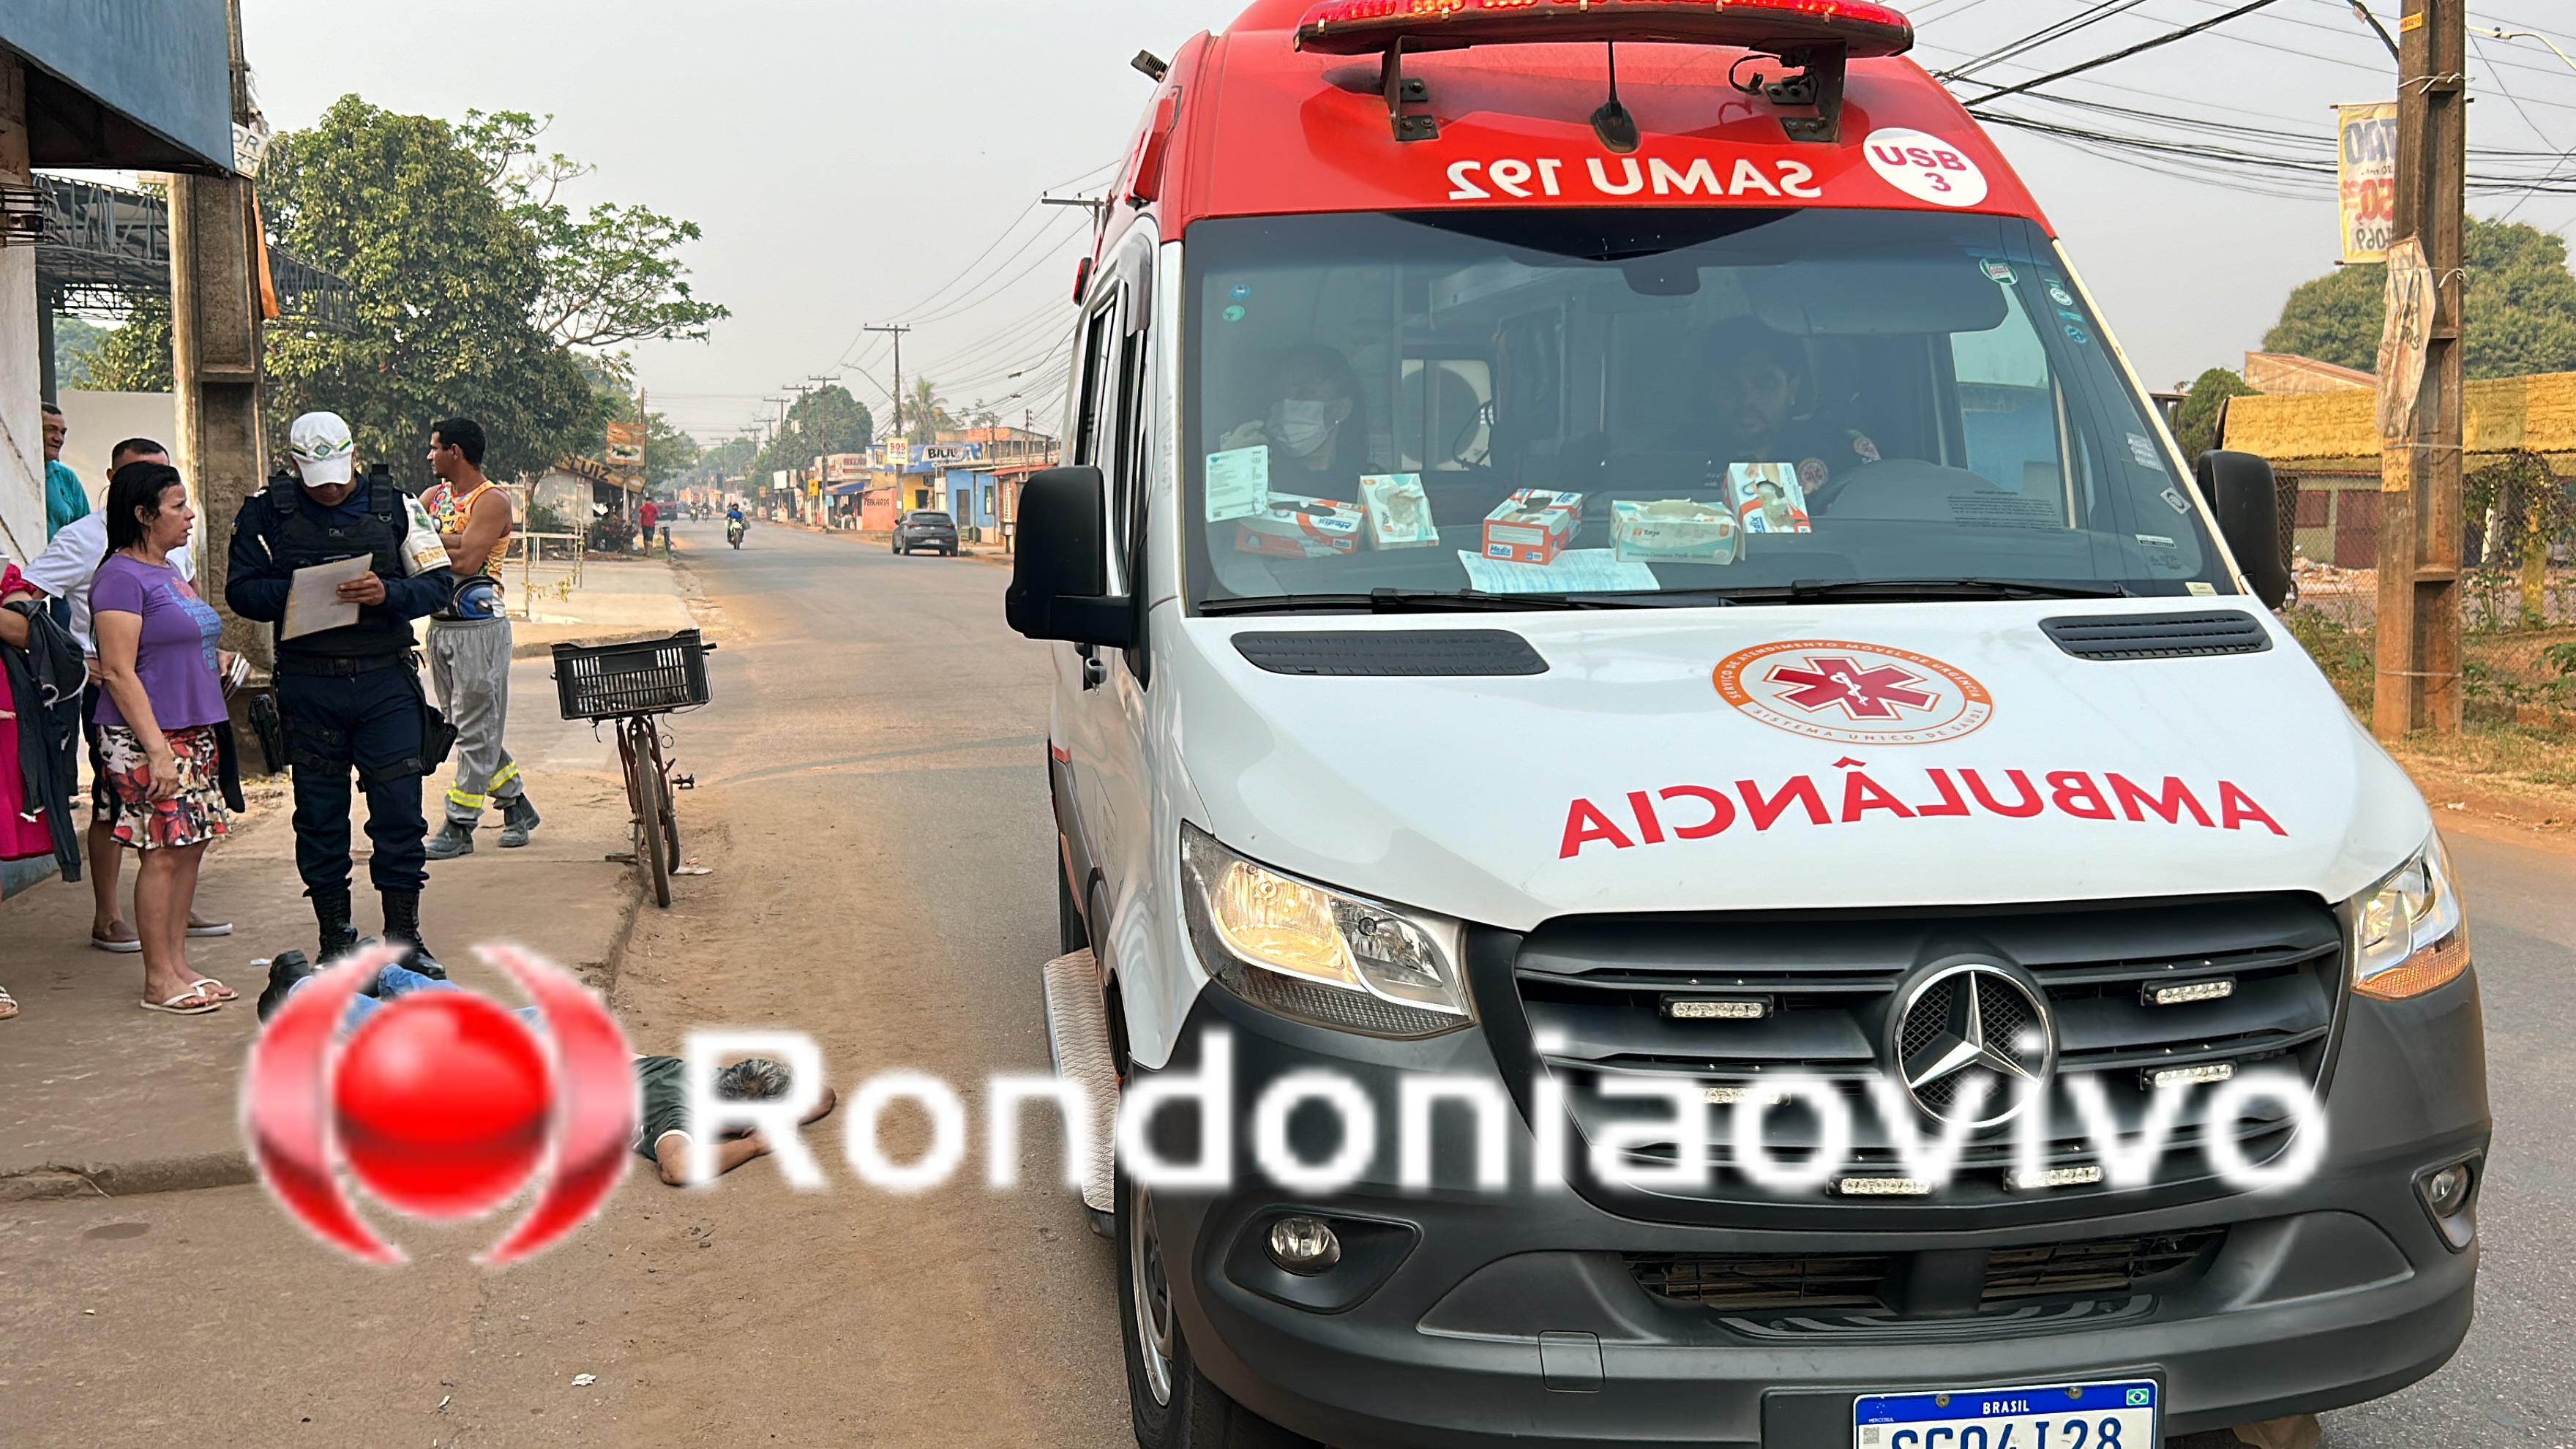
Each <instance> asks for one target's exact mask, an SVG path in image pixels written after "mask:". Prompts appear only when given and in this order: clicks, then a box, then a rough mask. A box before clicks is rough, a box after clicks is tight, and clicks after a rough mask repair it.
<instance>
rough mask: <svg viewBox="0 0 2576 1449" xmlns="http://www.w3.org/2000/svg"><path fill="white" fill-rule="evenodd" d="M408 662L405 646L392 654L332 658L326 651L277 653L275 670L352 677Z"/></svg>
mask: <svg viewBox="0 0 2576 1449" xmlns="http://www.w3.org/2000/svg"><path fill="white" fill-rule="evenodd" d="M410 663H411V651H410V650H408V649H404V650H400V651H398V652H396V653H392V654H362V655H359V656H357V657H356V658H352V659H340V658H334V657H332V656H329V655H320V656H316V655H309V654H280V655H278V656H277V669H276V671H275V672H276V673H278V674H294V675H302V676H304V677H307V678H322V679H355V678H357V677H358V676H359V675H361V674H373V673H375V672H376V671H377V670H379V669H392V668H395V667H397V666H402V667H408V666H409V665H410Z"/></svg>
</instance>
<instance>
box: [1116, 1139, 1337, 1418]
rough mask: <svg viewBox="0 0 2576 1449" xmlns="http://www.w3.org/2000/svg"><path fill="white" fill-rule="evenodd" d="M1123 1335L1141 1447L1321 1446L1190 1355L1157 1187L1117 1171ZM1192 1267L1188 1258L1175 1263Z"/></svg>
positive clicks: (1129, 1390) (1129, 1393)
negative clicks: (1234, 1392) (1218, 1381)
mask: <svg viewBox="0 0 2576 1449" xmlns="http://www.w3.org/2000/svg"><path fill="white" fill-rule="evenodd" d="M1116 1202H1117V1204H1118V1211H1117V1240H1118V1260H1119V1274H1118V1310H1119V1311H1118V1330H1119V1332H1118V1337H1119V1340H1120V1342H1121V1343H1122V1344H1123V1345H1124V1347H1125V1349H1126V1355H1127V1403H1128V1406H1129V1410H1130V1413H1131V1416H1132V1417H1133V1418H1134V1420H1135V1425H1136V1442H1137V1444H1138V1445H1139V1446H1141V1449H1292V1446H1302V1449H1317V1446H1315V1445H1313V1444H1312V1443H1311V1442H1310V1441H1308V1440H1304V1439H1300V1438H1298V1437H1297V1436H1296V1435H1293V1434H1290V1433H1289V1432H1287V1431H1286V1430H1284V1429H1281V1428H1280V1427H1278V1426H1277V1425H1275V1424H1272V1423H1270V1422H1269V1421H1268V1420H1266V1419H1263V1418H1262V1417H1260V1416H1259V1415H1257V1414H1255V1413H1253V1412H1252V1411H1251V1410H1250V1409H1247V1408H1245V1407H1243V1406H1242V1405H1241V1404H1238V1403H1236V1402H1235V1401H1234V1400H1232V1399H1230V1398H1227V1397H1226V1394H1225V1390H1223V1389H1220V1388H1218V1387H1217V1386H1216V1385H1215V1384H1213V1383H1210V1382H1209V1381H1208V1379H1207V1376H1206V1375H1205V1374H1202V1373H1200V1372H1199V1370H1198V1365H1197V1363H1196V1362H1194V1361H1193V1360H1192V1359H1191V1357H1190V1345H1189V1340H1187V1339H1185V1338H1183V1337H1182V1336H1181V1326H1180V1323H1179V1321H1178V1320H1177V1318H1176V1317H1175V1316H1174V1314H1173V1311H1172V1293H1171V1284H1170V1280H1169V1278H1168V1277H1167V1276H1166V1270H1165V1267H1164V1263H1163V1254H1162V1241H1161V1238H1160V1236H1159V1235H1158V1234H1157V1233H1156V1231H1155V1227H1154V1213H1153V1207H1154V1199H1153V1194H1152V1193H1151V1192H1149V1191H1148V1190H1146V1188H1144V1187H1143V1186H1142V1185H1141V1184H1138V1183H1133V1182H1130V1181H1128V1178H1127V1174H1126V1173H1125V1171H1123V1170H1122V1171H1120V1172H1119V1173H1118V1175H1117V1189H1116ZM1178 1268H1179V1271H1181V1272H1188V1271H1189V1267H1188V1265H1187V1264H1180V1265H1178Z"/></svg>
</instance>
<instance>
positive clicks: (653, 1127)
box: [259, 951, 840, 1187]
mask: <svg viewBox="0 0 2576 1449" xmlns="http://www.w3.org/2000/svg"><path fill="white" fill-rule="evenodd" d="M320 975H321V972H320V971H318V970H317V969H315V967H314V965H313V963H312V962H311V961H310V960H309V959H307V958H306V957H305V955H304V953H303V952H301V951H289V952H287V953H286V954H284V955H282V956H280V957H278V958H277V959H276V960H274V961H271V962H269V963H268V988H267V989H266V990H264V991H262V992H261V993H260V994H259V1019H260V1020H261V1021H262V1022H263V1023H264V1022H266V1021H268V1020H269V1018H271V1017H273V1016H275V1015H276V1014H277V1013H278V1011H279V1010H280V1009H282V1008H283V1007H284V1006H285V1005H286V1003H287V1000H288V998H290V997H292V996H294V995H295V993H296V992H298V991H300V990H302V989H303V988H304V987H305V985H306V984H307V983H309V982H311V981H314V980H316V979H317V978H319V977H320ZM462 989H463V988H461V987H459V986H457V985H456V984H455V983H453V982H450V981H447V980H445V979H443V978H439V977H432V976H424V975H422V974H421V973H419V972H417V971H414V970H412V969H410V968H409V967H407V966H404V965H402V964H400V963H399V962H397V963H396V964H394V965H391V966H386V967H384V968H382V969H381V970H379V971H377V972H376V975H375V979H373V980H372V981H369V982H368V983H367V984H366V985H364V986H363V987H361V988H359V994H358V995H357V996H355V997H353V998H351V999H350V1002H349V1009H348V1014H347V1015H346V1016H344V1017H342V1018H341V1022H340V1030H341V1032H342V1033H343V1034H344V1035H345V1034H347V1033H350V1032H354V1031H356V1030H357V1029H358V1028H359V1027H360V1026H362V1025H364V1024H365V1023H366V1021H367V1020H368V1019H369V1018H370V1017H372V1016H374V1015H375V1014H376V1013H377V1012H379V1011H382V1010H383V1009H384V1008H385V1004H386V1003H387V1002H391V1001H397V1000H400V999H401V998H403V997H405V996H409V995H412V994H413V993H415V992H423V991H458V990H462ZM511 1014H512V1015H514V1016H516V1017H518V1018H519V1019H520V1020H521V1021H524V1022H527V1023H528V1024H529V1025H531V1026H536V1027H543V1026H544V1024H545V1023H544V1019H543V1018H542V1017H540V1016H539V1015H538V1014H537V1009H536V1008H535V1007H533V1006H523V1007H520V1008H519V1009H518V1010H517V1011H515V1012H513V1013H511ZM634 1066H635V1082H636V1088H637V1090H638V1091H639V1092H640V1093H641V1095H642V1099H643V1110H642V1111H641V1112H640V1113H639V1114H638V1116H637V1119H636V1121H637V1126H636V1132H635V1140H634V1142H633V1143H632V1144H631V1145H632V1146H633V1147H634V1149H635V1153H636V1155H637V1156H639V1157H642V1158H645V1159H646V1160H648V1161H650V1162H651V1163H652V1164H653V1166H654V1168H655V1169H656V1170H657V1171H658V1172H659V1174H660V1176H661V1178H662V1181H663V1182H665V1183H667V1184H669V1185H670V1186H672V1187H686V1186H688V1183H689V1178H688V1164H689V1101H688V1086H687V1083H688V1067H687V1063H685V1062H683V1061H681V1060H680V1059H679V1058H678V1057H637V1058H636V1059H635V1063H634ZM790 1085H791V1080H790V1078H789V1075H788V1071H787V1068H786V1067H784V1066H781V1065H780V1064H778V1063H777V1062H774V1061H771V1060H769V1059H767V1058H766V1057H751V1058H748V1059H746V1060H743V1061H739V1062H735V1063H734V1064H733V1065H731V1066H728V1067H726V1068H724V1069H723V1070H721V1071H719V1072H717V1073H716V1095H717V1096H718V1097H721V1098H723V1099H725V1100H727V1101H733V1102H766V1101H773V1100H775V1099H777V1098H779V1097H783V1096H785V1095H786V1094H787V1090H788V1087H789V1086H790ZM839 1104H840V1098H839V1096H838V1094H836V1093H835V1092H833V1090H832V1089H831V1088H830V1087H825V1088H824V1089H823V1095H822V1097H821V1099H820V1100H818V1101H817V1102H816V1103H815V1104H814V1106H813V1107H812V1108H811V1109H809V1110H808V1111H807V1112H806V1114H805V1116H804V1117H803V1119H802V1120H801V1121H800V1123H799V1125H800V1126H801V1125H803V1123H807V1122H814V1121H818V1120H820V1119H821V1118H823V1117H824V1116H825V1115H827V1114H829V1113H830V1112H831V1110H832V1109H833V1108H834V1107H836V1106H838V1105H839ZM769 1150H770V1144H769V1140H768V1139H767V1138H766V1137H764V1136H763V1135H762V1134H760V1133H758V1132H754V1131H752V1130H751V1129H749V1128H747V1127H738V1128H735V1129H733V1130H731V1131H729V1132H728V1133H726V1135H725V1140H724V1142H723V1143H722V1144H721V1145H720V1146H719V1147H718V1148H717V1149H716V1170H715V1176H717V1177H722V1176H724V1175H725V1174H726V1173H728V1172H731V1171H733V1170H734V1169H735V1168H737V1167H740V1166H742V1165H743V1164H744V1163H746V1162H749V1161H751V1160H752V1159H753V1158H755V1157H766V1156H768V1155H769Z"/></svg>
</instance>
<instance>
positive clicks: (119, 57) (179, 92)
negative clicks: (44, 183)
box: [0, 0, 233, 171]
mask: <svg viewBox="0 0 2576 1449" xmlns="http://www.w3.org/2000/svg"><path fill="white" fill-rule="evenodd" d="M0 46H6V47H7V48H8V49H10V50H13V51H16V52H17V53H18V54H19V55H21V56H23V57H25V58H26V60H27V61H28V62H29V64H30V70H29V74H28V77H27V81H28V85H27V100H28V110H29V113H30V114H29V120H30V125H29V127H28V130H29V141H30V143H31V145H32V148H33V151H34V154H35V162H36V164H37V165H39V166H75V167H78V166H93V167H95V166H118V167H134V168H138V169H143V170H186V171H208V170H219V171H230V170H232V169H233V110H232V53H231V44H230V42H229V41H228V40H227V39H226V37H225V34H224V7H223V6H221V5H219V4H208V3H206V0H9V3H8V4H7V5H5V6H0Z"/></svg>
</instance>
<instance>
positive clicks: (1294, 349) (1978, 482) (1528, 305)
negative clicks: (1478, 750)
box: [1081, 208, 2236, 612]
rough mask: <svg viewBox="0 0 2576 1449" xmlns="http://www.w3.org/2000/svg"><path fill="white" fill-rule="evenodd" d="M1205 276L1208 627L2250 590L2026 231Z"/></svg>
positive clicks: (1814, 217) (1414, 253) (1540, 236)
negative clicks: (1404, 612)
mask: <svg viewBox="0 0 2576 1449" xmlns="http://www.w3.org/2000/svg"><path fill="white" fill-rule="evenodd" d="M1185 252H1186V255H1187V257H1188V266H1189V278H1188V281H1187V283H1186V285H1187V288H1188V295H1189V306H1188V307H1187V309H1186V310H1187V312H1188V319H1187V325H1188V344H1187V357H1188V361H1187V369H1186V373H1185V377H1186V387H1185V389H1184V396H1183V407H1184V410H1185V418H1184V427H1183V431H1182V447H1183V450H1184V456H1185V457H1186V458H1187V460H1188V466H1187V467H1186V468H1185V469H1184V470H1183V480H1184V481H1183V500H1182V506H1183V509H1184V514H1183V517H1184V520H1185V521H1184V526H1183V533H1184V535H1185V537H1187V539H1188V540H1189V558H1188V585H1187V587H1188V592H1189V595H1190V598H1191V601H1192V604H1193V606H1194V607H1196V608H1199V609H1202V610H1207V611H1212V612H1251V611H1257V610H1261V609H1264V608H1279V609H1291V610H1293V609H1295V608H1297V607H1299V606H1298V605H1297V604H1296V603H1295V602H1293V601H1295V600H1298V599H1311V600H1316V601H1317V602H1316V603H1315V607H1318V608H1332V607H1355V606H1357V605H1356V604H1355V603H1354V602H1353V601H1354V599H1355V598H1356V599H1358V601H1359V602H1360V603H1366V602H1368V599H1367V598H1366V597H1364V596H1372V595H1374V596H1377V598H1376V602H1377V603H1378V604H1380V605H1385V604H1387V603H1388V602H1389V601H1390V600H1394V601H1397V602H1403V601H1408V600H1409V601H1414V602H1422V603H1426V604H1428V605H1430V606H1435V607H1436V606H1438V605H1439V604H1440V602H1441V601H1442V600H1444V599H1447V598H1451V597H1454V596H1490V595H1503V596H1513V597H1515V599H1516V600H1518V601H1524V602H1526V603H1528V604H1529V606H1531V607H1543V606H1546V604H1547V603H1548V602H1549V596H1559V597H1562V596H1579V597H1581V598H1583V599H1586V600H1589V601H1593V602H1603V601H1608V602H1613V603H1633V604H1638V605H1647V604H1656V603H1685V602H1689V601H1691V600H1692V599H1702V600H1707V601H1710V602H1716V601H1718V599H1719V598H1720V597H1723V598H1724V599H1725V601H1728V602H1761V601H1764V600H1766V599H1770V598H1774V597H1787V596H1790V595H1791V593H1792V591H1793V586H1794V593H1795V595H1796V596H1797V597H1814V596H1817V595H1818V593H1819V592H1820V591H1819V589H1817V588H1816V587H1815V585H1817V584H1819V583H1821V584H1823V585H1827V586H1834V585H1849V586H1851V587H1850V588H1849V589H1848V590H1847V591H1845V592H1846V594H1847V595H1848V596H1851V597H1860V596H1863V595H1868V596H1872V597H1887V596H1889V595H1890V594H1891V593H1901V592H1902V589H1901V588H1900V587H1899V586H1901V585H1905V584H1921V583H1939V584H1944V585H1947V586H1948V588H1947V591H1946V592H1943V591H1941V590H1937V589H1927V591H1926V592H1925V595H1924V596H1925V597H1934V598H1946V597H1987V596H2013V595H2015V594H2030V593H2037V594H2049V593H2063V594H2070V595H2092V594H2101V595H2107V596H2117V595H2121V594H2137V595H2174V596H2183V595H2188V594H2209V593H2213V592H2215V593H2234V592H2236V588H2235V585H2234V583H2233V582H2232V581H2231V580H2230V579H2229V578H2228V577H2227V575H2226V573H2225V570H2224V567H2223V565H2222V564H2221V562H2220V559H2219V555H2218V552H2217V550H2216V548H2215V547H2214V546H2212V544H2211V542H2210V540H2209V539H2208V537H2207V535H2206V534H2205V533H2204V532H2203V530H2202V528H2201V524H2200V521H2199V517H2198V515H2197V513H2196V512H2195V511H2194V510H2193V509H2192V507H2191V506H2190V504H2189V502H2188V501H2187V498H2186V490H2187V489H2189V488H2190V487H2191V486H2192V484H2191V483H2190V481H2189V480H2188V479H2187V477H2186V476H2185V475H2184V474H2183V473H2182V471H2181V469H2180V466H2179V465H2178V463H2177V461H2176V460H2175V458H2174V456H2173V454H2172V451H2171V449H2170V447H2169V446H2168V445H2167V444H2166V443H2165V442H2164V441H2163V435H2162V432H2161V430H2160V429H2159V428H2157V427H2156V426H2155V425H2154V424H2152V423H2151V422H2150V420H2149V417H2148V415H2147V414H2146V413H2145V412H2144V410H2143V407H2144V404H2143V400H2142V399H2140V398H2139V397H2138V396H2137V395H2136V393H2135V391H2134V390H2133V389H2132V388H2131V386H2130V385H2129V382H2128V380H2127V378H2126V376H2125V375H2124V373H2123V372H2122V370H2121V368H2120V367H2119V365H2118V363H2117V361H2116V359H2115V358H2114V357H2112V356H2111V355H2110V354H2109V352H2108V350H2107V348H2106V346H2105V344H2104V342H2103V341H2102V338H2101V334H2100V330H2099V328H2098V327H2097V325H2096V323H2095V321H2094V318H2093V316H2092V314H2091V312H2090V310H2089V309H2088V308H2087V307H2086V306H2085V304H2084V301H2083V298H2082V296H2081V294H2080V293H2078V292H2077V291H2076V290H2075V288H2074V285H2073V282H2072V279H2071V278H2070V277H2069V276H2068V275H2067V273H2066V271H2065V270H2064V268H2063V267H2062V265H2060V264H2059V263H2058V261H2057V253H2056V251H2055V248H2054V247H2053V246H2052V245H2051V244H2050V242H2049V239H2048V238H2047V236H2046V235H2045V234H2044V233H2043V232H2042V231H2041V230H2040V229H2039V228H2038V227H2037V226H2035V225H2033V224H2031V223H2029V222H2027V221H2022V220H2017V219H2012V218H2000V217H1984V216H1950V215H1937V214H1926V213H1916V212H1870V211H1838V210H1830V209H1821V208H1820V209H1813V210H1798V211H1749V210H1748V211H1689V212H1655V211H1647V210H1632V211H1617V212H1598V211H1550V212H1476V213H1440V214H1434V215H1419V216H1392V215H1347V216H1295V217H1278V218H1259V219H1236V220H1212V221H1206V222H1201V223H1199V224H1198V225H1196V226H1193V227H1192V228H1190V231H1189V234H1188V238H1187V246H1186V248H1185ZM1104 342H1105V339H1104ZM1097 405H1098V403H1097V400H1093V399H1085V400H1084V401H1083V403H1082V406H1083V407H1084V408H1086V409H1090V408H1093V407H1095V406H1097ZM1081 426H1082V429H1083V432H1084V433H1085V434H1086V435H1088V434H1090V433H1091V432H1092V431H1094V429H1095V427H1096V423H1095V422H1094V421H1092V420H1085V421H1084V422H1083V423H1082V425H1081ZM1999 583H2002V584H2012V585H2016V586H2018V587H2017V588H2015V589H2014V590H2012V591H2011V592H2009V593H2007V592H2005V591H2003V590H2001V589H1999V588H1998V587H1996V586H1997V585H1998V584H1999ZM1878 586H1884V587H1878ZM1332 600H1338V601H1339V602H1337V603H1336V602H1331V601H1332Z"/></svg>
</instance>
